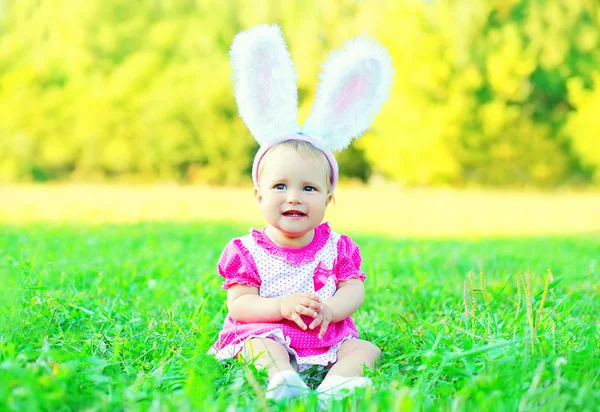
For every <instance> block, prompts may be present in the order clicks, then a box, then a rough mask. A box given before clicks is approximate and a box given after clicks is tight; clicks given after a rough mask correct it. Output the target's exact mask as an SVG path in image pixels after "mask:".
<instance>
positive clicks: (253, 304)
mask: <svg viewBox="0 0 600 412" xmlns="http://www.w3.org/2000/svg"><path fill="white" fill-rule="evenodd" d="M320 301H321V299H320V298H319V296H317V295H315V294H314V293H294V294H292V295H289V296H286V297H284V298H281V297H279V298H263V297H261V296H259V294H258V288H257V287H254V286H246V285H240V284H236V285H233V286H231V287H230V288H229V289H228V290H227V309H228V310H229V316H231V318H232V319H234V320H236V321H238V322H242V323H260V322H279V321H281V320H282V319H289V320H292V321H294V322H296V324H297V325H298V326H300V327H301V328H302V329H306V324H305V323H304V322H303V321H302V318H300V315H306V316H312V317H316V316H317V311H318V310H321V307H322V305H321V304H320V303H319V302H320Z"/></svg>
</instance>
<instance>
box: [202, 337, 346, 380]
mask: <svg viewBox="0 0 600 412" xmlns="http://www.w3.org/2000/svg"><path fill="white" fill-rule="evenodd" d="M253 338H261V339H265V338H270V339H273V340H274V341H275V342H277V343H279V344H281V345H283V347H284V348H285V349H286V350H287V351H288V353H289V354H290V355H292V356H293V357H294V359H295V361H296V364H297V365H298V371H299V372H301V371H303V370H305V369H308V368H309V367H311V366H313V365H320V366H323V367H326V366H328V365H331V364H333V363H335V362H336V361H337V352H338V350H339V349H340V348H341V346H342V344H343V343H344V342H346V341H347V340H350V339H357V338H356V337H355V336H352V335H347V336H346V337H344V338H343V339H342V340H340V341H339V342H338V343H336V344H335V345H332V346H331V347H329V350H328V351H327V352H324V353H322V354H318V355H309V356H298V353H297V352H296V351H295V350H294V348H292V347H291V346H290V338H289V337H287V336H284V334H283V331H282V330H281V329H273V330H270V331H268V332H265V333H261V334H259V335H251V336H248V337H247V338H246V339H245V340H243V341H241V342H238V343H231V344H229V345H227V346H224V347H222V348H221V349H219V350H217V349H216V348H215V346H213V347H211V348H210V349H209V351H208V354H209V355H214V356H215V358H216V359H217V360H225V359H231V358H235V357H236V356H237V355H238V354H239V353H240V351H241V350H242V349H243V348H244V344H245V342H246V341H247V340H248V339H253ZM318 358H325V361H324V360H322V359H318Z"/></svg>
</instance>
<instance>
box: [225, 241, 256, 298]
mask: <svg viewBox="0 0 600 412" xmlns="http://www.w3.org/2000/svg"><path fill="white" fill-rule="evenodd" d="M217 268H218V270H219V275H221V276H223V277H224V278H225V282H223V285H222V286H223V289H229V288H230V287H232V286H233V285H248V286H254V287H257V288H259V287H260V285H261V283H262V280H261V279H260V276H259V275H258V270H257V269H256V263H255V262H254V258H253V257H252V255H251V254H250V252H249V251H248V249H246V248H245V247H244V245H243V244H242V241H241V240H240V239H233V240H232V241H231V242H229V243H228V244H227V246H225V249H224V250H223V253H221V257H220V258H219V263H218V264H217Z"/></svg>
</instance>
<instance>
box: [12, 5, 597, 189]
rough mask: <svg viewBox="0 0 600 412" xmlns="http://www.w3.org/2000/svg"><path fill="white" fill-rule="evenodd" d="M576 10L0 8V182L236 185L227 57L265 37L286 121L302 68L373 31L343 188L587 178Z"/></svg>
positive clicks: (592, 83)
mask: <svg viewBox="0 0 600 412" xmlns="http://www.w3.org/2000/svg"><path fill="white" fill-rule="evenodd" d="M597 13H598V11H597V2H595V1H592V0H554V1H552V2H547V1H544V0H520V1H519V0H487V1H485V0H453V1H449V0H448V1H442V0H429V1H422V0H406V1H402V2H400V1H394V0H379V1H355V0H337V1H335V2H334V1H325V2H323V1H317V0H309V1H306V0H305V1H300V0H299V1H285V2H281V1H277V0H258V1H257V0H252V1H250V0H248V1H240V0H237V1H236V0H230V1H220V0H196V1H193V0H169V1H156V0H139V1H136V2H135V3H131V2H125V1H122V0H104V1H99V0H95V1H92V0H88V1H84V2H82V1H75V0H3V2H2V3H1V6H0V113H2V114H1V115H0V181H4V182H12V181H32V180H34V181H47V180H57V179H61V180H78V181H81V180H106V179H108V180H111V179H123V178H126V179H142V180H151V179H160V180H177V181H184V182H203V183H214V184H237V183H243V182H249V181H250V179H249V168H250V164H251V161H252V156H253V154H254V152H255V150H256V148H257V145H256V143H255V142H254V140H253V138H252V137H251V136H250V134H249V132H248V130H247V129H246V127H245V126H244V125H243V123H242V121H241V119H240V118H239V117H238V115H237V108H236V105H235V100H234V97H233V90H232V83H231V79H230V68H229V58H228V50H229V47H230V44H231V41H232V39H233V36H234V35H235V34H236V33H238V32H239V31H240V30H243V29H247V28H249V27H251V26H253V25H255V24H259V23H265V22H268V23H278V24H280V25H281V26H282V29H283V31H284V35H285V38H286V40H287V42H288V46H289V49H290V51H291V54H292V58H293V59H294V62H295V64H296V68H297V71H298V75H299V96H300V119H299V120H300V122H301V123H302V122H303V121H304V120H305V119H306V117H307V116H308V113H309V111H310V107H311V105H312V102H313V99H314V94H315V86H316V83H317V75H318V73H319V70H320V64H322V62H323V61H324V59H325V57H326V55H327V53H328V52H329V51H330V50H331V49H333V48H336V47H339V46H340V45H341V44H342V42H343V40H344V39H347V38H349V37H352V36H354V35H358V34H363V33H365V34H369V35H375V36H376V37H377V38H378V39H379V40H380V41H381V42H382V43H383V44H384V45H386V46H387V47H388V48H389V51H390V54H391V55H392V59H393V62H394V66H395V69H396V78H395V84H394V89H393V92H392V96H391V99H390V100H389V101H388V103H387V104H386V106H385V107H384V110H383V112H382V113H381V115H380V116H379V117H378V118H377V120H376V122H375V124H374V125H373V128H372V129H371V131H369V132H368V133H367V134H366V135H365V137H364V138H362V139H360V140H359V141H357V142H356V143H354V144H353V147H352V150H349V151H347V152H345V153H344V154H343V155H341V156H340V163H341V171H342V173H343V174H344V173H345V176H346V177H353V178H357V179H360V180H363V181H364V180H367V179H369V178H370V177H371V176H383V177H385V178H388V179H392V180H396V181H399V182H402V183H404V184H408V185H431V184H457V185H467V184H482V185H498V186H538V187H544V186H554V185H558V184H575V185H579V184H592V183H596V184H600V115H599V113H600V48H599V47H598V46H599V44H600V28H599V23H600V19H599V16H598V14H597Z"/></svg>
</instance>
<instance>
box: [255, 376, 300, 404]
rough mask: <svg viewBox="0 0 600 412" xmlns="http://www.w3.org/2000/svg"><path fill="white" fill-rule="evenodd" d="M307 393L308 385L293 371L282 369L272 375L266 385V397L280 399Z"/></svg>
mask: <svg viewBox="0 0 600 412" xmlns="http://www.w3.org/2000/svg"><path fill="white" fill-rule="evenodd" d="M306 394H308V386H306V384H305V383H304V381H303V380H302V378H301V377H300V375H298V374H297V373H296V372H295V371H283V372H278V373H276V374H275V375H273V378H271V380H270V381H269V385H268V386H267V393H266V395H265V397H266V398H267V399H273V400H275V401H280V400H283V399H290V398H296V397H298V396H302V395H306Z"/></svg>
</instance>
